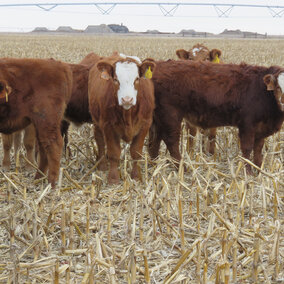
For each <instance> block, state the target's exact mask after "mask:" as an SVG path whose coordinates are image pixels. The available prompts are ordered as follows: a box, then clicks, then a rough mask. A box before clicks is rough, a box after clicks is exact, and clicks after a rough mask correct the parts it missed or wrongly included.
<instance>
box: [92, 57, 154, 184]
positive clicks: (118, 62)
mask: <svg viewBox="0 0 284 284" xmlns="http://www.w3.org/2000/svg"><path fill="white" fill-rule="evenodd" d="M154 67H155V63H153V62H148V61H146V62H143V63H141V61H140V60H139V59H138V58H137V57H129V56H125V55H118V54H114V55H113V56H111V57H108V58H104V59H102V60H100V61H99V62H98V63H97V64H96V65H95V66H94V67H93V68H92V69H91V71H90V76H89V105H90V112H91V115H92V118H93V121H94V124H95V139H96V142H97V145H98V152H99V155H98V160H102V161H101V163H100V165H99V169H101V170H106V161H105V160H104V159H103V157H104V155H105V144H106V146H107V158H108V161H109V165H110V168H109V173H108V182H109V183H118V182H119V172H118V165H119V159H120V153H121V148H120V140H121V139H123V140H124V141H126V142H128V143H130V142H131V145H130V154H131V157H132V159H133V168H132V172H131V177H132V178H134V179H139V178H141V174H140V168H139V166H138V164H137V162H138V160H139V159H140V158H141V154H142V147H143V144H144V139H145V136H146V135H147V133H148V130H149V127H150V125H151V123H152V116H153V110H154V89H153V83H152V81H151V79H149V78H150V77H151V72H152V71H153V69H154ZM145 74H146V75H145ZM148 74H149V75H148ZM147 77H148V78H147Z"/></svg>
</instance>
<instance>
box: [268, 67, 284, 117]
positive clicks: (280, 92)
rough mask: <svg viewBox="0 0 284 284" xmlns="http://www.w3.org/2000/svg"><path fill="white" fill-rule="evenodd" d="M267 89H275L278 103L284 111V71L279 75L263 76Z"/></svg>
mask: <svg viewBox="0 0 284 284" xmlns="http://www.w3.org/2000/svg"><path fill="white" fill-rule="evenodd" d="M263 81H264V83H265V85H266V87H267V90H269V91H274V96H275V98H276V101H277V104H278V106H279V108H280V110H281V111H283V112H284V72H281V73H279V74H278V75H277V74H276V75H273V74H267V75H265V76H264V77H263Z"/></svg>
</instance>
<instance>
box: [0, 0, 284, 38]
mask: <svg viewBox="0 0 284 284" xmlns="http://www.w3.org/2000/svg"><path fill="white" fill-rule="evenodd" d="M111 1H112V0H105V1H104V0H97V1H96V0H94V1H91V0H83V1H78V0H37V1H34V0H22V1H21V0H17V1H15V0H10V1H8V0H4V1H3V0H0V4H7V3H9V4H10V3H50V2H52V3H58V2H69V3H70V2H77V3H80V2H81V3H82V2H111ZM113 1H115V0H113ZM123 2H151V0H144V1H143V0H142V1H141V0H138V1H135V0H134V1H132V0H124V1H123ZM153 2H166V3H168V2H183V3H185V2H187V3H189V2H191V3H229V4H234V3H235V4H252V5H253V4H259V5H279V6H284V1H279V0H263V1H261V0H250V1H249V0H240V1H236V0H226V1H222V0H214V1H211V0H205V1H196V0H193V1H191V0H164V1H163V0H156V1H155V0H153ZM102 7H104V6H102ZM107 7H109V6H107ZM107 7H104V8H107ZM164 7H165V8H167V9H169V8H170V7H169V6H164ZM221 8H222V7H221ZM223 10H225V8H223ZM275 11H276V12H280V11H281V9H275ZM282 14H283V16H282V17H272V12H271V11H270V10H269V9H268V8H241V7H234V8H233V9H232V11H231V13H230V16H229V17H226V18H224V17H222V18H220V17H218V14H217V12H216V10H215V9H214V7H212V6H208V7H207V6H203V7H200V6H179V7H178V8H177V10H176V12H175V14H174V16H173V17H165V16H164V15H163V13H162V12H161V10H160V8H159V6H158V5H155V6H150V5H149V6H148V5H147V6H120V5H119V6H116V7H115V8H114V9H113V10H112V11H111V13H110V15H102V13H101V12H100V11H99V10H98V9H97V8H96V7H95V6H59V7H56V8H55V9H53V10H51V11H49V12H47V11H44V10H42V9H40V8H38V7H25V8H24V7H17V8H16V7H13V8H12V7H9V8H0V31H14V32H19V31H31V30H33V29H34V28H35V27H47V28H49V29H56V28H57V27H59V26H71V27H72V28H74V29H85V28H86V27H87V26H88V25H100V24H121V23H123V24H124V25H126V26H127V27H128V28H129V30H131V31H141V32H143V31H146V30H154V29H156V30H159V31H162V32H166V31H168V32H179V31H181V30H182V29H194V30H196V31H204V32H205V31H206V32H212V33H220V32H222V31H223V30H224V29H231V30H235V29H240V30H242V31H251V32H258V33H267V34H270V35H273V34H277V35H284V11H283V12H282Z"/></svg>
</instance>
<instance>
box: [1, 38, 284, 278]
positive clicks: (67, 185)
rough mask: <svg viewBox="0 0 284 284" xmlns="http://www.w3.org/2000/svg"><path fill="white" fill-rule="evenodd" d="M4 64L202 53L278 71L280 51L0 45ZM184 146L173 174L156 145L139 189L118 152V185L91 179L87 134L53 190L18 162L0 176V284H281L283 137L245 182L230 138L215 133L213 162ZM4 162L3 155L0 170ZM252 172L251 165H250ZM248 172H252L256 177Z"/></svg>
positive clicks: (112, 41)
mask: <svg viewBox="0 0 284 284" xmlns="http://www.w3.org/2000/svg"><path fill="white" fill-rule="evenodd" d="M0 39H1V57H36V58H50V57H53V58H55V59H59V60H62V61H66V62H70V63H77V62H79V61H81V60H82V58H84V57H85V56H86V55H87V54H88V53H89V52H95V53H97V54H98V55H101V56H107V55H110V54H111V53H112V52H113V51H115V50H117V51H119V52H122V53H124V54H128V55H136V56H139V57H140V58H141V59H144V58H147V57H152V58H154V59H162V60H167V59H169V58H172V59H177V58H176V55H175V51H176V49H179V48H184V49H187V50H188V49H190V48H191V47H192V46H193V45H194V44H196V43H198V42H201V43H203V44H204V45H206V46H208V47H209V48H210V49H211V48H218V49H220V50H221V51H222V59H223V61H224V62H228V63H231V62H232V63H240V62H246V63H248V64H257V65H265V66H270V65H280V66H284V57H283V49H284V40H277V39H273V40H239V39H238V40H237V39H233V40H232V39H230V40H228V39H226V40H224V39H182V38H156V37H155V38H151V37H131V36H128V37H118V36H96V37H95V36H83V35H82V36H79V35H78V36H77V35H76V36H70V35H68V36H64V35H56V36H55V35H53V36H51V35H44V36H42V35H38V36H33V35H11V34H10V35H9V34H7V35H1V36H0ZM189 138H190V137H189V134H188V132H187V128H186V127H183V130H182V135H181V147H180V151H181V153H182V156H183V158H182V161H181V165H183V166H184V167H183V166H181V167H180V168H179V169H176V168H175V164H174V163H173V161H172V159H171V158H170V155H169V153H168V152H167V151H166V147H165V146H164V144H163V145H162V147H161V149H160V155H159V157H158V159H157V160H155V161H151V160H150V158H149V155H148V154H147V140H146V141H145V147H144V151H143V156H142V157H141V160H140V165H141V168H142V171H143V174H142V178H143V181H142V182H137V181H133V180H131V179H130V177H129V174H130V169H131V158H130V153H129V147H128V145H127V144H125V143H122V148H123V151H122V154H121V160H120V175H121V180H122V181H121V183H120V184H119V185H113V186H109V185H107V183H106V180H107V178H106V173H105V172H101V171H98V170H96V167H97V163H96V155H97V146H96V144H95V140H94V137H93V128H92V126H91V125H87V124H86V125H84V126H82V127H80V128H76V127H72V129H70V130H69V143H68V146H67V150H66V153H64V154H63V157H62V159H61V170H60V177H59V182H58V186H57V188H56V189H55V190H53V189H51V188H50V186H49V185H48V184H47V179H46V178H42V179H40V180H36V181H34V179H33V178H34V174H35V170H27V169H26V163H27V161H26V159H25V152H24V150H23V149H22V150H21V152H20V155H19V156H18V158H17V159H16V161H14V162H13V164H12V168H11V170H10V171H6V172H4V171H3V170H2V169H1V172H0V283H282V282H283V281H284V237H283V234H284V231H283V230H284V229H283V224H284V212H283V210H284V127H283V126H282V129H281V131H280V132H278V133H276V134H275V135H273V136H270V137H269V138H267V139H266V141H265V146H264V148H263V155H264V157H263V164H262V167H261V169H259V172H258V171H257V169H254V175H252V176H251V175H247V174H246V171H245V164H246V162H249V163H251V162H250V161H245V160H244V159H243V158H242V155H241V152H240V147H239V142H238V131H237V129H236V128H233V127H224V128H219V129H218V131H217V141H216V153H215V155H213V156H212V155H209V154H207V153H206V152H204V151H203V149H202V143H201V140H202V139H203V138H204V137H202V135H201V134H199V135H197V137H195V138H194V144H193V145H190V144H189V141H190V139H189ZM2 158H3V151H2V148H1V153H0V159H1V160H2ZM252 166H253V167H254V165H253V164H252ZM254 168H255V167H254Z"/></svg>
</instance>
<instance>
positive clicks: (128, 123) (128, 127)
mask: <svg viewBox="0 0 284 284" xmlns="http://www.w3.org/2000/svg"><path fill="white" fill-rule="evenodd" d="M122 119H123V122H124V134H125V141H126V142H128V141H130V140H131V139H132V130H133V129H132V128H133V127H132V109H131V108H130V109H129V110H125V109H123V110H122Z"/></svg>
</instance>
